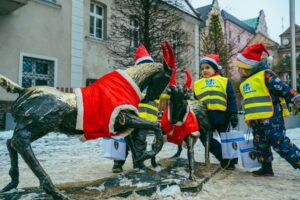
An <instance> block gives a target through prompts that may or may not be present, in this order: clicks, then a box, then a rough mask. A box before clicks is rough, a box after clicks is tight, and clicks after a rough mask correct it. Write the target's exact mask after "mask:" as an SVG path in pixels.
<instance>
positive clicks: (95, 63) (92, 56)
mask: <svg viewBox="0 0 300 200" xmlns="http://www.w3.org/2000/svg"><path fill="white" fill-rule="evenodd" d="M93 2H96V3H99V4H100V5H103V6H104V7H105V15H106V17H107V19H108V20H106V23H107V24H106V28H105V34H104V35H106V38H104V39H103V40H96V39H93V38H90V37H89V26H90V15H89V10H90V3H91V1H90V0H86V1H84V11H85V12H84V13H85V14H84V36H85V39H84V44H83V85H85V81H86V79H87V78H93V79H96V78H99V77H100V76H103V75H104V74H106V73H107V72H109V71H112V70H113V61H112V60H111V59H110V57H109V54H108V49H107V47H108V40H107V36H109V31H110V29H109V27H110V20H109V19H110V15H111V13H112V10H111V6H112V5H113V1H111V0H97V1H93Z"/></svg>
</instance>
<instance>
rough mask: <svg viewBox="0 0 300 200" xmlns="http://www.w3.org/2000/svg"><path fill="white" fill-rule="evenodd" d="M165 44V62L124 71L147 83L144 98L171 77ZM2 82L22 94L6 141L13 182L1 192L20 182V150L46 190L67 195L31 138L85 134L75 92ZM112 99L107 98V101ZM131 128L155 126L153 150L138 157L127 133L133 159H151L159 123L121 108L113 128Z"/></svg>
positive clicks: (153, 95)
mask: <svg viewBox="0 0 300 200" xmlns="http://www.w3.org/2000/svg"><path fill="white" fill-rule="evenodd" d="M166 45H167V48H168V53H166V52H165V50H166V49H164V58H165V64H164V65H163V64H161V63H145V64H141V65H139V66H132V67H130V68H128V69H126V70H125V73H126V74H127V75H128V76H130V77H131V78H132V80H133V81H134V82H135V84H136V85H137V86H138V87H139V89H140V91H143V90H144V89H145V88H146V87H147V88H148V89H147V94H146V96H145V100H144V101H151V100H155V99H157V98H158V97H159V96H160V94H161V93H162V91H163V90H164V89H165V88H166V86H167V84H168V82H169V80H170V75H171V72H172V69H171V67H172V66H174V64H173V63H174V62H173V60H174V59H175V58H174V54H173V51H172V49H171V47H170V45H169V43H167V42H166ZM0 86H2V87H3V88H4V89H6V91H7V92H10V93H18V94H19V97H18V98H17V99H16V101H15V102H14V103H13V105H12V114H13V117H14V119H15V122H16V128H15V130H14V133H13V136H12V138H11V139H9V140H8V141H7V148H8V151H9V156H10V160H11V168H10V170H9V175H10V177H11V182H10V183H8V184H7V185H6V186H5V187H4V188H3V189H2V191H1V192H5V191H8V190H11V189H13V188H16V187H17V186H18V184H19V167H18V154H20V155H21V156H22V158H23V159H24V161H25V162H26V163H27V165H28V166H29V167H30V169H31V170H32V172H33V173H34V174H35V175H36V177H37V178H38V179H39V181H40V187H42V188H43V189H44V190H45V192H46V193H48V194H50V195H51V196H52V197H53V198H54V199H68V198H67V197H66V196H64V195H63V194H62V193H61V192H60V191H59V190H58V189H57V188H56V187H55V186H54V184H53V183H52V181H51V179H50V177H49V176H48V174H47V173H46V172H45V170H44V169H43V168H42V166H41V165H40V163H39V161H38V160H37V159H36V157H35V155H34V152H33V151H32V149H31V142H33V141H35V140H37V139H39V138H41V137H43V136H44V135H46V134H47V133H49V132H52V131H55V132H61V133H65V134H68V135H78V134H83V131H79V130H76V129H75V128H76V127H75V125H76V117H77V113H78V110H77V102H76V98H75V94H73V93H72V94H71V93H63V92H60V91H58V90H56V89H55V88H52V87H46V86H35V87H30V88H26V89H25V88H22V87H21V86H19V85H17V84H16V83H14V82H12V81H11V80H9V79H8V78H6V77H4V76H1V75H0ZM119 95H122V94H119ZM109 100H110V99H107V101H109ZM130 128H143V129H150V130H153V131H154V133H155V137H156V143H155V144H154V145H153V147H154V148H153V149H152V151H147V152H145V153H144V154H143V155H142V156H141V157H139V158H137V157H136V150H135V148H134V141H132V139H131V136H130V135H128V136H126V138H125V140H126V142H127V144H128V145H129V147H130V148H131V151H132V153H133V156H134V162H135V161H141V160H145V159H149V158H151V157H152V156H154V155H155V154H157V153H158V152H159V151H160V150H161V148H162V145H163V138H162V131H161V128H160V125H159V123H154V122H150V121H147V120H144V119H141V118H139V117H138V116H137V115H136V113H134V112H133V111H131V110H121V111H120V113H119V114H118V116H117V118H116V121H115V124H114V129H115V130H116V131H117V132H122V131H124V130H127V129H130ZM99 167H100V166H99Z"/></svg>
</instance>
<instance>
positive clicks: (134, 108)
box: [109, 104, 138, 135]
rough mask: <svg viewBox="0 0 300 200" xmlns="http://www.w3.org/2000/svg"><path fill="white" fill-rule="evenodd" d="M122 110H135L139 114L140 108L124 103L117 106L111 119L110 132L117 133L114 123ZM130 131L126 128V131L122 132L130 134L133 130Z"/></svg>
mask: <svg viewBox="0 0 300 200" xmlns="http://www.w3.org/2000/svg"><path fill="white" fill-rule="evenodd" d="M122 110H132V111H133V112H135V113H136V114H137V115H138V109H137V108H136V107H134V106H133V105H130V104H124V105H120V106H117V107H116V108H115V109H114V110H113V112H112V113H111V116H110V119H109V132H110V133H112V134H117V132H116V131H115V128H114V125H115V122H116V118H117V116H118V115H119V113H120V112H121V111H122ZM128 131H129V129H128V130H126V131H125V132H122V133H121V135H123V134H126V133H127V135H128V134H129V133H130V132H131V131H132V130H131V131H130V132H128ZM118 134H119V133H118Z"/></svg>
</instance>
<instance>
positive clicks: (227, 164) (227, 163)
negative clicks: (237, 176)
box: [221, 159, 235, 170]
mask: <svg viewBox="0 0 300 200" xmlns="http://www.w3.org/2000/svg"><path fill="white" fill-rule="evenodd" d="M221 167H222V168H223V169H226V170H234V169H235V166H234V164H233V163H232V162H231V160H229V159H222V160H221Z"/></svg>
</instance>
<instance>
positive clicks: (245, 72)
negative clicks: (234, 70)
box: [238, 67, 249, 76]
mask: <svg viewBox="0 0 300 200" xmlns="http://www.w3.org/2000/svg"><path fill="white" fill-rule="evenodd" d="M238 72H239V74H240V75H241V76H248V74H249V70H247V69H243V68H239V67H238Z"/></svg>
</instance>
